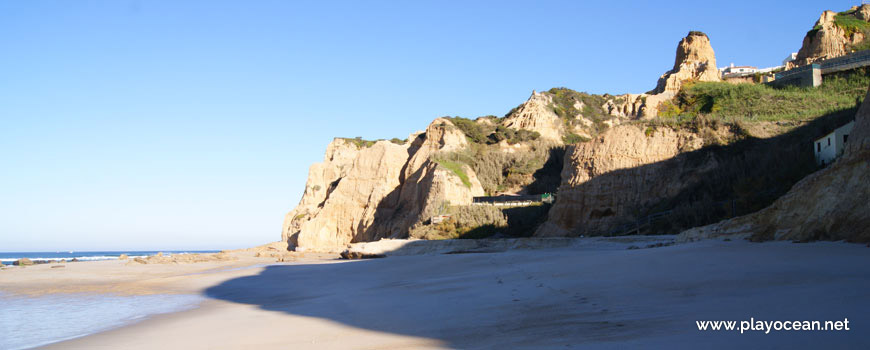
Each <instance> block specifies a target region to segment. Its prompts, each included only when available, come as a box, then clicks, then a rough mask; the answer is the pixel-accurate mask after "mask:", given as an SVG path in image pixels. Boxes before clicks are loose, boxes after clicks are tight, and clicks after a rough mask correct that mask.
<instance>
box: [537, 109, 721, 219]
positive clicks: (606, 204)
mask: <svg viewBox="0 0 870 350" xmlns="http://www.w3.org/2000/svg"><path fill="white" fill-rule="evenodd" d="M702 146H703V140H702V139H701V137H700V136H698V135H697V134H695V133H691V132H686V131H674V130H672V129H669V128H661V129H659V130H655V131H652V132H650V131H647V130H644V129H641V128H640V127H638V126H635V125H623V126H618V127H616V128H613V129H611V130H609V131H607V132H606V133H604V134H602V135H601V136H598V137H597V138H595V139H594V140H592V141H590V142H585V143H581V144H578V145H576V146H575V147H574V148H573V149H571V150H570V151H569V152H568V153H567V154H566V156H565V165H564V168H563V170H562V184H561V185H560V187H559V192H558V196H557V199H556V203H555V204H554V206H553V208H552V209H550V213H549V216H548V219H547V222H545V223H544V224H543V225H542V226H541V227H540V228H539V229H538V231H537V232H536V234H535V235H536V236H578V235H587V236H588V235H602V234H608V233H610V231H611V230H613V229H614V228H616V227H617V226H619V225H620V224H623V223H625V222H627V221H630V220H634V218H635V217H636V215H637V213H638V212H639V211H642V209H644V208H648V207H650V206H652V205H654V204H656V203H658V202H659V201H661V200H662V199H664V198H668V197H671V196H674V195H676V194H677V193H678V192H679V191H680V190H682V189H684V188H685V187H686V186H689V185H690V184H691V183H692V182H693V181H694V177H696V176H699V175H700V174H702V173H703V172H704V171H706V170H709V169H711V168H712V167H713V164H709V163H710V161H704V162H702V163H701V164H692V165H689V164H688V163H687V162H686V161H684V159H677V158H675V157H677V155H679V154H680V153H683V152H687V151H691V150H695V149H699V148H701V147H702Z"/></svg>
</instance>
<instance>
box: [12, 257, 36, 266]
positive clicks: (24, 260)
mask: <svg viewBox="0 0 870 350" xmlns="http://www.w3.org/2000/svg"><path fill="white" fill-rule="evenodd" d="M33 264H34V262H33V261H32V260H30V259H28V258H21V259H18V260H15V262H13V263H12V265H15V266H31V265H33Z"/></svg>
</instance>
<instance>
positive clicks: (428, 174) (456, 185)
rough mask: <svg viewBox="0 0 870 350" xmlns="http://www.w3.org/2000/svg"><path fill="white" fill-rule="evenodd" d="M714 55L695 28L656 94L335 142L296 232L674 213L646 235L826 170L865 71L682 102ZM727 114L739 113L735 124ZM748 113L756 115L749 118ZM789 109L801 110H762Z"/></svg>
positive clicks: (567, 231)
mask: <svg viewBox="0 0 870 350" xmlns="http://www.w3.org/2000/svg"><path fill="white" fill-rule="evenodd" d="M862 9H863V7H862ZM867 9H868V12H867V14H868V17H870V7H868V8H867ZM859 10H860V9H859ZM856 13H858V15H860V16H863V15H861V14H862V13H863V12H861V11H856ZM858 15H856V16H858ZM715 65H716V63H715V54H714V52H713V49H712V47H711V45H710V40H709V38H708V37H707V36H706V35H705V34H703V33H700V32H690V33H689V35H688V36H687V37H686V38H683V39H682V40H681V41H680V42H679V44H678V45H677V50H676V56H675V62H674V66H673V67H672V69H670V70H669V71H668V72H666V73H665V74H663V75H662V76H661V78H660V79H659V81H658V85H657V87H656V89H655V90H653V91H651V92H650V93H648V94H624V95H609V94H604V95H595V94H588V93H584V92H577V91H574V90H570V89H567V88H553V89H550V90H548V91H543V92H533V93H532V95H531V96H530V97H529V99H528V100H526V101H525V102H523V103H522V104H520V105H519V106H517V107H516V108H514V109H513V110H511V111H510V112H508V113H507V114H506V115H505V116H504V117H503V118H499V117H495V116H486V117H480V118H477V119H474V120H472V119H466V118H461V117H444V118H438V119H436V120H434V121H433V122H432V123H430V124H429V126H428V127H427V128H426V130H425V132H420V133H416V134H412V135H411V136H410V137H409V138H408V140H407V141H405V142H390V141H377V142H374V141H363V140H361V139H335V140H334V141H333V142H332V143H331V144H330V145H329V147H328V148H327V151H326V155H325V157H324V161H323V162H322V163H318V164H315V165H312V166H311V169H310V171H309V178H308V183H307V184H306V189H305V192H304V195H303V197H302V199H301V201H300V202H299V205H298V206H297V207H296V208H295V209H293V210H292V211H291V212H290V213H288V214H287V215H286V217H285V220H284V225H283V230H282V239H283V240H284V241H286V242H288V247H289V248H290V249H297V250H322V251H323V250H325V251H335V250H342V249H343V248H344V247H345V246H346V245H347V244H348V243H355V242H368V241H374V240H378V239H381V238H406V237H415V238H427V239H442V238H457V237H467V238H479V237H488V236H490V235H500V236H521V235H526V236H527V235H529V234H532V233H533V232H534V235H536V236H544V237H547V236H577V235H609V234H624V233H627V232H628V229H627V227H628V226H631V225H633V224H635V223H636V221H637V220H639V219H642V218H644V217H650V216H651V215H652V214H659V213H667V215H668V217H667V219H666V220H664V221H663V222H661V223H657V224H656V225H654V226H655V227H652V226H653V225H649V227H646V228H645V230H646V231H645V232H648V233H675V232H680V231H683V230H685V229H686V228H690V227H696V226H702V225H708V224H711V223H714V222H716V221H719V220H721V219H722V218H726V217H733V216H739V215H744V214H747V213H751V212H754V211H757V210H759V209H761V208H763V207H764V206H767V205H769V204H770V203H773V202H774V200H776V198H778V197H780V196H782V195H783V194H785V193H786V191H787V190H788V187H790V186H791V185H792V184H794V183H796V182H797V181H798V180H799V179H801V178H803V177H804V176H806V175H807V174H809V173H811V172H812V171H814V170H815V168H814V165H813V164H812V150H811V149H809V148H808V147H806V144H805V142H806V140H808V139H813V138H814V137H816V136H817V135H816V134H817V133H818V132H820V130H825V129H826V128H829V127H830V125H831V124H836V123H839V122H841V119H842V117H843V116H844V115H842V111H844V110H846V109H849V108H851V107H852V106H854V105H853V104H852V103H853V99H854V98H855V97H857V96H851V95H849V93H841V92H843V91H841V90H843V89H846V90H849V91H852V90H855V89H854V86H853V85H854V84H853V83H854V82H855V81H858V80H860V79H853V78H848V77H847V78H844V79H843V81H844V82H847V83H848V84H847V83H843V84H839V85H837V84H831V86H833V87H832V88H831V89H833V90H830V91H828V90H825V89H826V88H819V89H818V90H814V91H816V92H818V93H817V94H815V95H812V96H808V95H807V96H805V95H801V94H800V92H794V93H793V94H792V93H790V94H791V95H794V96H791V95H788V96H786V95H783V94H781V93H777V94H776V96H777V98H785V99H782V100H781V102H782V104H783V105H782V106H780V105H778V106H777V108H772V109H771V108H767V107H768V106H769V102H765V101H766V100H765V101H761V102H760V103H755V102H753V103H749V102H751V101H748V100H744V99H740V101H737V102H734V101H732V100H729V98H732V97H734V95H735V94H734V93H732V92H733V91H738V90H739V91H743V90H740V89H729V88H722V86H723V85H724V86H728V87H730V86H732V85H728V84H718V85H717V84H707V85H705V84H695V85H692V86H693V88H700V87H705V86H706V87H708V88H709V89H707V90H704V91H702V92H697V91H696V93H705V94H706V95H704V96H702V99H689V101H683V102H686V103H688V102H692V103H694V102H698V103H702V104H703V105H702V106H695V107H697V108H695V107H693V105H692V104H691V103H689V104H686V103H683V104H680V103H677V104H673V103H674V101H677V100H678V99H674V97H675V96H676V92H679V91H681V89H682V93H681V95H680V96H681V98H683V96H684V95H685V94H686V93H687V92H686V91H692V88H685V89H684V88H683V86H684V84H685V83H686V82H688V81H692V82H695V81H710V82H715V81H718V80H719V73H718V71H717V70H716V66H715ZM850 84H851V85H850ZM837 86H839V88H838V87H837ZM850 86H851V88H850ZM862 86H866V82H865V83H862ZM764 89H765V88H760V89H754V90H752V91H749V92H748V93H758V91H757V90H764ZM766 89H771V88H766ZM837 89H840V90H837ZM708 90H709V91H708ZM739 91H738V93H739ZM856 91H858V92H857V94H860V93H861V92H860V91H862V90H856ZM763 92H764V93H768V91H763ZM720 93H721V94H720ZM717 94H718V95H717ZM819 94H821V95H824V96H837V97H838V98H837V99H835V100H836V101H835V100H830V99H819V98H820V97H819V96H816V95H819ZM720 95H721V96H720ZM841 95H842V96H841ZM765 96H767V95H765ZM790 96H791V97H790ZM843 96H845V97H843ZM840 97H842V98H840ZM738 99H739V98H738ZM762 100H764V99H762ZM792 100H794V101H792ZM664 101H671V102H672V104H671V105H667V106H669V107H672V108H670V109H668V112H669V113H671V114H669V115H668V116H665V114H663V116H662V117H659V116H658V108H659V107H660V104H661V103H662V102H664ZM798 102H800V103H798ZM834 102H835V103H834ZM807 103H811V104H812V103H815V104H817V105H823V106H827V107H826V108H823V109H819V110H812V111H811V112H810V113H809V114H807V113H804V114H798V115H800V116H801V120H795V119H794V118H793V116H791V114H789V113H786V112H788V110H786V111H784V110H783V109H782V108H783V106H784V105H785V104H788V106H792V107H794V106H798V105H799V107H800V108H803V109H806V108H805V107H804V106H806V105H807ZM714 107H716V108H714ZM738 107H739V108H738ZM716 113H719V114H722V113H730V114H728V118H730V119H727V120H729V121H727V122H726V121H725V120H726V119H722V116H721V115H719V114H716ZM775 113H779V114H775ZM746 114H748V115H752V118H748V119H741V117H739V115H746ZM783 116H786V117H788V118H792V119H789V120H786V121H785V122H781V121H778V120H777V121H774V122H761V121H758V120H756V117H760V118H761V119H765V118H767V119H768V120H776V118H784V117H783ZM822 117H824V118H822ZM817 121H818V123H817ZM747 128H749V129H752V133H753V134H754V135H756V137H752V136H751V135H750V132H749V131H748V129H747ZM784 133H787V134H784ZM843 163H844V164H857V165H855V169H857V170H854V169H853V170H854V171H863V170H861V169H864V168H861V166H862V165H861V163H856V162H851V163H850V162H845V161H844V162H843ZM838 166H839V165H838ZM863 166H864V167H865V168H866V162H865V164H864V165H863ZM842 174H843V175H842V176H841V177H842V179H840V180H837V181H841V182H844V186H845V185H848V186H857V184H855V183H854V181H852V180H849V179H852V178H850V177H849V176H852V175H854V173H851V172H843V173H842ZM813 176H817V175H813ZM862 179H863V178H862ZM825 181H828V180H825ZM831 181H834V180H830V181H828V182H826V183H828V184H830V183H833V182H831ZM849 181H852V182H849ZM819 186H822V185H819ZM817 191H818V193H816V194H815V195H817V196H819V200H822V201H828V202H831V201H834V199H833V197H831V198H828V197H824V193H822V192H823V191H822V187H818V189H817ZM553 192H558V193H557V196H556V202H555V203H554V204H553V205H552V206H550V205H542V206H539V207H535V208H530V209H516V210H513V209H512V210H507V209H503V208H495V207H482V206H471V205H470V204H471V202H472V198H473V197H475V196H483V195H501V194H509V195H510V194H541V193H553ZM858 193H860V192H858ZM826 198H827V199H826ZM795 201H797V199H795ZM723 203H730V204H728V205H723ZM852 204H856V203H851V204H849V205H852ZM830 205H832V204H830ZM445 214H446V215H449V216H450V217H449V218H448V219H446V220H445V221H444V222H440V223H439V222H431V221H430V220H429V219H430V218H432V217H434V216H436V215H437V216H439V217H440V216H441V215H445ZM765 220H768V221H771V220H774V219H765ZM855 220H858V219H855ZM855 220H852V221H855ZM432 221H434V220H432ZM735 222H738V221H735ZM771 222H772V221H771ZM741 225H742V226H740V225H738V226H739V227H744V228H745V227H748V226H746V225H745V223H744V224H741ZM770 225H774V224H770ZM758 227H761V226H751V227H750V229H756V228H758ZM723 230H724V231H728V232H731V231H733V230H734V229H733V228H723ZM766 230H768V231H769V229H766ZM724 231H722V232H724ZM768 231H765V232H768ZM716 232H719V231H716ZM826 232H827V231H826ZM713 234H718V233H709V231H704V233H698V234H695V236H704V235H713ZM803 236H805V235H803V234H795V236H790V235H789V234H780V235H779V236H777V237H803ZM824 237H828V236H824Z"/></svg>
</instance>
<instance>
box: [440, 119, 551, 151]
mask: <svg viewBox="0 0 870 350" xmlns="http://www.w3.org/2000/svg"><path fill="white" fill-rule="evenodd" d="M445 118H447V119H448V120H450V121H451V122H452V123H453V125H456V127H457V128H459V130H461V131H462V133H464V134H465V136H466V137H467V138H468V141H471V142H473V143H479V144H487V145H491V144H496V143H499V142H501V141H505V140H506V141H507V142H508V143H509V144H511V145H514V144H517V143H520V142H526V141H534V140H537V139H538V138H540V137H541V134H539V133H538V132H537V131H530V130H525V129H520V130H515V129H510V128H506V127H504V126H501V125H498V119H497V118H494V117H490V116H487V117H484V118H486V119H487V120H488V121H489V122H482V123H478V122H476V121H474V120H471V119H468V118H463V117H445Z"/></svg>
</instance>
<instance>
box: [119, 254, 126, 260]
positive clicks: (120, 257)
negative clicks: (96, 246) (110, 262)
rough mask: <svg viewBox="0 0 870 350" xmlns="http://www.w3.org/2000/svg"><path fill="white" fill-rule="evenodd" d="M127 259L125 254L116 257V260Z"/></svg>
mask: <svg viewBox="0 0 870 350" xmlns="http://www.w3.org/2000/svg"><path fill="white" fill-rule="evenodd" d="M128 258H129V257H128V256H127V254H121V255H120V256H118V260H127V259H128Z"/></svg>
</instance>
